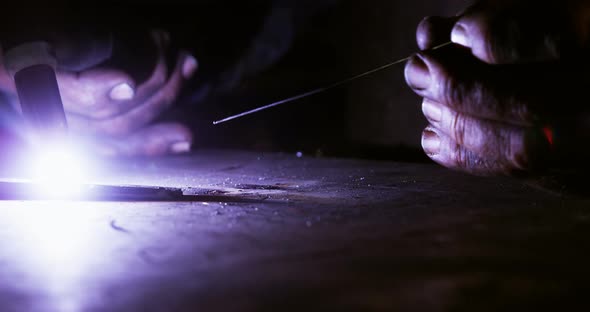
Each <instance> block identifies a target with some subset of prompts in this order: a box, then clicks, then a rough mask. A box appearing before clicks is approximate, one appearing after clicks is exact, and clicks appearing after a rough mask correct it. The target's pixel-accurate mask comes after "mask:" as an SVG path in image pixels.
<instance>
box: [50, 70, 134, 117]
mask: <svg viewBox="0 0 590 312" xmlns="http://www.w3.org/2000/svg"><path fill="white" fill-rule="evenodd" d="M57 78H58V84H59V89H60V93H61V95H62V100H63V104H64V108H65V110H66V111H67V112H68V113H75V114H81V115H84V116H87V117H90V118H96V119H101V118H108V117H110V116H113V115H116V114H118V113H120V111H121V109H122V107H121V106H120V105H117V104H116V103H113V102H116V101H129V100H131V99H133V97H134V96H135V82H134V81H133V79H132V78H131V77H130V76H129V75H127V74H125V73H124V72H122V71H118V70H109V69H90V70H87V71H84V72H81V73H69V72H59V73H58V75H57Z"/></svg>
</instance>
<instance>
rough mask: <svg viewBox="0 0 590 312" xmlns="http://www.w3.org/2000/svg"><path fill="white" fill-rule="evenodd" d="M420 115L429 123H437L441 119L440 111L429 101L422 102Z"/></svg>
mask: <svg viewBox="0 0 590 312" xmlns="http://www.w3.org/2000/svg"><path fill="white" fill-rule="evenodd" d="M422 113H424V116H425V117H426V118H427V119H428V120H429V121H431V122H439V121H440V120H441V119H442V109H441V108H440V107H439V106H438V105H436V104H434V103H433V102H431V101H429V100H424V101H423V102H422Z"/></svg>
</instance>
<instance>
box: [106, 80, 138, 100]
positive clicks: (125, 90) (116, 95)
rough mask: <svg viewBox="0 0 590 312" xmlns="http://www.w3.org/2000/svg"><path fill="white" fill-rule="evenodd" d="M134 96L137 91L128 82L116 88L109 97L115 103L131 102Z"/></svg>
mask: <svg viewBox="0 0 590 312" xmlns="http://www.w3.org/2000/svg"><path fill="white" fill-rule="evenodd" d="M134 96H135V90H133V88H132V87H131V86H130V85H129V84H128V83H126V82H124V83H122V84H119V85H117V86H115V87H114V88H113V89H111V92H110V93H109V97H110V98H111V99H112V100H115V101H127V100H131V99H133V97H134Z"/></svg>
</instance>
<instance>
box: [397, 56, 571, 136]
mask: <svg viewBox="0 0 590 312" xmlns="http://www.w3.org/2000/svg"><path fill="white" fill-rule="evenodd" d="M405 76H406V81H407V83H408V85H409V86H410V87H411V88H412V89H413V90H414V92H416V93H417V94H418V95H420V96H422V97H425V98H428V99H430V100H433V101H435V102H438V103H441V104H444V105H447V106H449V107H450V108H452V109H453V110H455V111H458V112H462V113H466V114H469V115H473V116H476V117H482V118H486V119H492V120H498V121H503V122H508V123H514V124H518V125H531V124H533V123H535V122H538V121H539V120H540V119H542V118H543V117H547V116H550V115H549V113H550V112H549V111H548V110H550V109H551V107H553V106H552V105H548V104H550V103H554V102H557V99H558V96H559V95H560V94H561V96H563V93H562V92H560V90H563V89H564V86H565V85H567V82H566V81H564V80H565V78H564V76H563V75H561V74H560V70H559V67H558V65H557V64H549V63H548V64H544V65H543V66H533V65H522V66H489V65H486V64H485V63H482V62H480V61H478V60H477V59H475V58H473V57H472V56H470V55H469V52H468V51H465V50H464V49H461V48H458V47H451V46H449V47H445V48H442V49H438V50H436V51H423V52H420V53H419V54H417V55H415V56H414V57H412V58H411V59H410V61H408V63H407V65H406V68H405ZM557 77H560V78H557Z"/></svg>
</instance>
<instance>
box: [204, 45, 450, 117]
mask: <svg viewBox="0 0 590 312" xmlns="http://www.w3.org/2000/svg"><path fill="white" fill-rule="evenodd" d="M449 44H451V42H450V41H449V42H446V43H443V44H441V45H438V46H436V47H434V48H432V49H431V50H436V49H438V48H442V47H444V46H447V45H449ZM411 57H412V56H408V57H404V58H403V59H399V60H396V61H393V62H391V63H388V64H385V65H382V66H379V67H377V68H374V69H371V70H369V71H366V72H364V73H362V74H358V75H355V76H352V77H350V78H346V79H344V80H340V81H338V82H335V83H333V84H331V85H327V86H325V87H321V88H317V89H314V90H311V91H307V92H305V93H302V94H299V95H296V96H293V97H290V98H287V99H284V100H280V101H278V102H274V103H270V104H268V105H264V106H260V107H257V108H255V109H252V110H249V111H245V112H243V113H239V114H237V115H233V116H230V117H227V118H224V119H221V120H217V121H214V122H213V124H214V125H218V124H220V123H224V122H227V121H230V120H234V119H237V118H240V117H244V116H247V115H250V114H254V113H257V112H260V111H263V110H266V109H269V108H271V107H275V106H279V105H282V104H286V103H290V102H293V101H297V100H299V99H302V98H306V97H308V96H312V95H315V94H318V93H322V92H324V91H327V90H330V89H333V88H336V87H339V86H341V85H343V84H346V83H349V82H351V81H353V80H356V79H359V78H362V77H365V76H368V75H370V74H373V73H376V72H378V71H382V70H384V69H387V68H389V67H391V66H394V65H397V64H399V63H403V62H406V61H408V60H409V59H410V58H411Z"/></svg>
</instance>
